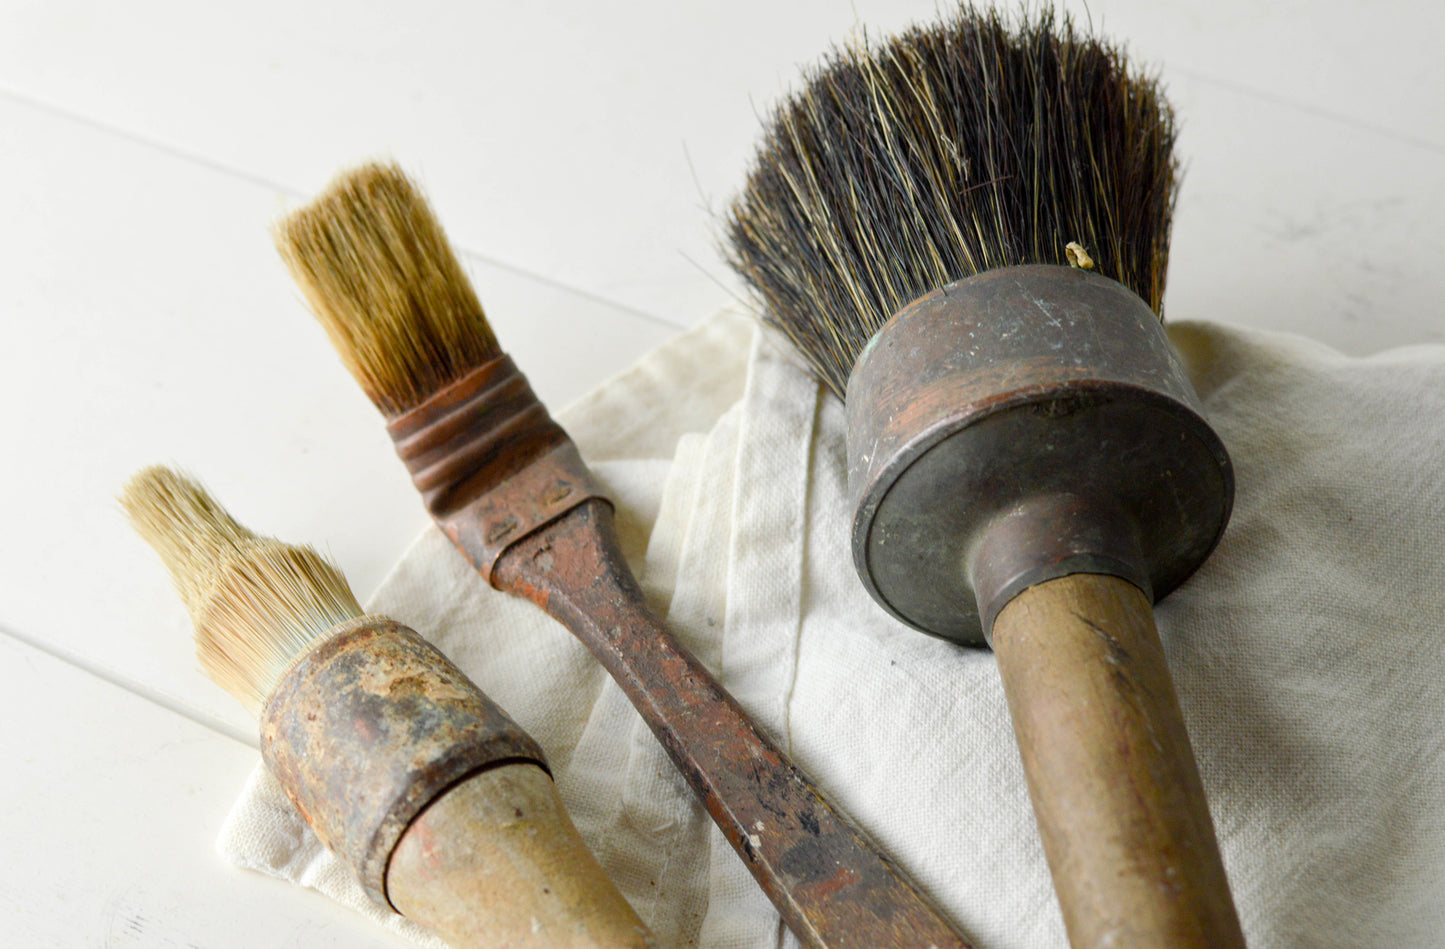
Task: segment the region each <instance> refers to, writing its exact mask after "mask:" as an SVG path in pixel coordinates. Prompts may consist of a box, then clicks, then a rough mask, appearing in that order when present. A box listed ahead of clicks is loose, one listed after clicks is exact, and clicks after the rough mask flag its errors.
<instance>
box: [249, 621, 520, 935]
mask: <svg viewBox="0 0 1445 949" xmlns="http://www.w3.org/2000/svg"><path fill="white" fill-rule="evenodd" d="M261 754H262V757H263V758H264V759H265V761H266V765H267V767H268V768H270V770H271V773H272V774H273V775H275V776H276V778H277V780H279V781H280V783H281V786H282V787H283V788H285V790H286V794H287V796H288V797H290V798H291V802H292V803H293V804H294V805H295V806H296V809H297V811H299V812H300V814H301V816H302V817H303V818H304V819H305V820H306V823H307V824H308V825H309V826H310V827H311V829H312V830H313V831H314V832H315V833H316V836H317V837H318V838H320V840H321V842H322V843H323V844H325V845H326V846H327V848H329V849H330V850H331V851H332V852H333V853H335V854H336V855H337V856H338V857H339V858H340V859H341V860H342V861H344V862H345V863H346V864H347V865H348V866H349V867H351V869H352V871H353V872H355V874H356V876H357V878H358V879H359V880H360V881H361V885H362V887H363V888H364V889H365V890H366V892H367V894H368V895H369V896H370V897H371V898H372V899H373V900H375V901H376V902H377V903H379V904H381V905H382V906H390V905H391V904H390V902H389V901H388V899H387V895H386V868H387V864H388V862H389V861H390V859H391V854H392V851H393V850H394V849H395V848H396V845H397V842H398V841H400V840H401V837H402V835H403V834H404V833H405V832H406V829H407V827H408V826H409V825H410V824H411V821H412V820H413V818H415V817H416V816H417V815H418V814H420V813H421V812H422V810H424V809H425V808H426V807H427V805H429V804H430V803H431V802H432V801H434V800H435V799H436V798H438V797H439V796H441V795H442V794H443V793H445V792H446V791H447V790H449V789H450V788H452V787H453V786H455V785H456V784H457V783H458V782H460V781H462V780H464V779H465V778H467V777H470V776H471V775H473V774H476V773H477V772H479V771H482V770H485V769H486V768H489V767H492V766H495V765H498V764H502V763H504V762H512V761H531V762H535V763H536V764H538V765H539V766H541V767H542V768H544V769H545V768H546V767H547V765H546V759H545V758H544V757H543V754H542V749H541V748H540V747H539V746H538V745H537V743H536V742H535V741H533V740H532V738H531V736H529V735H528V734H527V733H526V732H524V731H523V730H522V729H521V727H520V726H518V725H517V724H516V723H515V722H513V721H512V720H511V718H509V717H508V716H507V714H506V712H504V711H502V709H501V708H500V707H498V706H497V705H496V703H494V702H492V701H491V700H490V699H489V698H487V697H486V696H485V695H484V694H482V692H481V690H480V689H478V688H477V687H476V686H475V685H474V684H472V682H471V680H469V679H468V678H467V677H466V676H465V675H464V674H463V673H462V672H461V670H460V669H458V668H457V667H456V666H454V665H452V663H451V662H450V661H448V660H447V658H446V656H444V655H442V654H441V652H439V651H438V650H437V649H436V647H434V646H432V645H431V644H429V643H428V642H427V641H426V640H424V639H422V638H421V637H420V636H419V635H417V634H416V633H415V632H413V631H412V630H410V629H408V628H407V627H405V626H402V625H401V624H399V623H396V622H394V621H392V620H389V619H387V618H385V617H380V616H363V617H360V618H358V619H356V620H353V621H352V622H350V623H345V624H343V625H341V626H338V627H336V628H335V629H334V630H332V632H331V633H330V634H329V635H328V636H327V637H326V638H324V639H323V640H321V641H319V642H318V643H317V644H316V645H315V646H313V647H312V648H311V649H309V650H307V651H306V652H304V653H302V654H301V655H300V656H298V657H297V658H296V660H295V661H294V662H293V663H292V665H291V667H290V668H289V669H288V670H287V672H286V674H285V675H284V676H282V678H281V680H280V682H279V684H278V685H277V687H276V689H275V691H274V692H273V693H272V694H271V697H270V698H269V699H268V700H267V702H266V705H265V707H264V708H263V709H262V711H261Z"/></svg>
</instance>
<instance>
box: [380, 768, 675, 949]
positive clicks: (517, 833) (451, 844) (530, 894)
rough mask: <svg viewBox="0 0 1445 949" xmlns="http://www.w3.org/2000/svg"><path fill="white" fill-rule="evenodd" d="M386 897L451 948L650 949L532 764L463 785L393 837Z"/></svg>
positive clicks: (488, 773)
mask: <svg viewBox="0 0 1445 949" xmlns="http://www.w3.org/2000/svg"><path fill="white" fill-rule="evenodd" d="M386 886H387V895H388V897H389V898H390V899H391V903H392V905H393V906H395V907H396V909H397V910H398V911H399V912H400V913H401V914H402V915H403V916H405V917H407V918H408V919H411V920H414V921H416V922H418V923H421V924H422V925H423V926H426V927H427V928H429V929H431V930H432V931H433V932H435V933H436V934H437V935H439V936H441V937H442V938H443V939H445V940H446V941H447V943H448V944H450V945H452V946H459V947H460V946H490V947H502V946H506V947H519V949H520V947H537V949H542V947H559V949H645V947H646V949H655V947H656V943H655V941H654V940H653V938H652V935H651V934H650V933H649V932H648V931H647V928H646V927H644V926H643V925H642V922H641V921H640V920H639V919H638V918H637V915H636V914H635V913H633V911H632V907H630V906H628V905H627V901H626V900H624V899H623V898H622V894H620V893H618V892H617V889H616V887H614V886H613V885H612V882H611V881H610V880H608V879H607V877H606V875H605V874H604V873H603V872H602V868H601V867H600V866H598V865H597V861H596V860H595V859H594V858H593V856H592V854H591V852H590V851H588V849H587V847H586V845H585V844H583V843H582V839H581V838H580V837H579V836H578V835H577V829H576V828H575V827H573V825H572V821H571V819H569V818H568V816H567V812H566V811H565V810H563V808H562V802H561V800H560V799H559V798H558V797H557V791H556V788H555V787H554V786H553V784H552V779H551V778H550V777H548V775H547V773H546V772H545V771H543V770H542V769H541V768H539V767H537V766H536V765H534V764H531V763H524V764H507V765H501V766H499V767H496V768H491V769H489V770H487V771H483V772H482V773H480V774H478V775H476V776H475V777H472V778H469V779H468V780H466V781H464V782H462V783H461V784H459V785H457V786H456V787H455V788H453V789H452V790H450V791H448V792H447V793H446V794H444V795H442V796H441V797H439V798H437V800H436V801H434V802H432V804H430V805H429V806H428V807H427V809H426V810H425V811H423V812H422V813H421V815H420V816H419V817H417V819H416V820H415V821H413V822H412V824H411V826H410V827H408V828H407V831H406V833H405V834H404V835H403V836H402V838H401V842H400V843H399V844H397V846H396V849H395V850H394V851H393V852H392V857H391V862H390V864H389V866H388V867H387V873H386Z"/></svg>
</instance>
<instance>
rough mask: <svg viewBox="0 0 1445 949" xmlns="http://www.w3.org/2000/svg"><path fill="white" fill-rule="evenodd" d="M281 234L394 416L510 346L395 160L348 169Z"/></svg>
mask: <svg viewBox="0 0 1445 949" xmlns="http://www.w3.org/2000/svg"><path fill="white" fill-rule="evenodd" d="M275 237H276V246H277V248H278V249H279V250H280V251H281V256H282V257H283V258H285V260H286V264H287V266H288V267H289V268H290V270H291V275H292V276H293V277H295V279H296V282H297V283H298V284H300V286H301V289H302V292H303V293H304V294H305V296H306V299H307V301H308V302H309V303H310V305H311V309H312V311H313V312H314V313H315V314H316V318H317V319H318V320H319V321H320V322H321V325H322V326H323V327H325V329H326V333H327V335H328V336H330V337H331V342H332V345H334V346H335V347H336V349H337V351H338V352H339V353H340V354H341V358H342V360H343V361H344V362H345V363H346V367H347V369H349V370H350V371H351V374H352V375H353V376H354V377H356V380H357V382H359V383H360V384H361V387H362V388H363V389H364V390H365V391H366V394H367V395H368V396H369V397H370V398H371V400H372V402H374V403H376V406H377V408H379V409H381V411H382V412H384V413H386V414H387V415H388V416H394V415H399V414H401V413H402V412H405V411H407V410H408V409H410V408H413V407H415V406H416V405H418V404H420V403H421V402H423V401H424V400H425V399H426V398H427V397H428V396H430V395H431V394H432V393H433V392H435V391H437V390H438V389H441V388H443V387H444V386H446V385H447V384H448V383H450V382H453V381H455V380H457V379H459V378H461V377H462V376H464V375H466V374H467V372H469V371H470V370H472V369H474V368H476V367H477V366H480V365H482V364H483V363H486V362H488V361H490V360H492V359H494V358H496V357H497V356H499V355H501V348H500V347H499V346H498V345H497V340H496V337H495V336H494V335H493V334H492V330H491V327H490V326H489V325H488V324H487V318H486V315H485V314H484V313H483V311H482V305H481V302H480V301H478V299H477V295H476V292H475V291H473V289H472V285H471V282H470V281H469V280H468V279H467V275H466V272H465V271H464V270H463V269H462V266H461V263H460V262H459V261H458V260H457V258H456V255H455V254H454V253H453V252H452V249H451V246H450V245H449V244H448V243H447V239H446V235H445V234H444V233H443V232H442V229H441V225H440V224H438V223H437V220H436V217H435V216H434V215H433V214H432V211H431V208H430V207H428V205H427V203H426V200H425V199H424V198H423V197H422V195H421V193H420V192H419V191H418V190H417V189H416V187H415V186H414V185H413V184H412V183H411V181H410V180H408V179H407V177H406V176H405V175H404V174H403V173H402V172H401V170H400V169H398V168H396V167H395V166H393V165H379V164H371V165H365V166H363V167H361V168H358V169H356V170H354V171H351V172H348V173H346V174H343V175H342V176H341V177H339V178H338V179H337V180H336V181H334V182H332V183H331V185H330V186H329V187H327V189H326V190H325V191H323V192H322V193H321V194H320V195H319V196H318V197H317V198H316V199H315V200H314V201H312V202H311V203H310V204H309V205H307V206H306V207H304V208H302V209H300V210H299V211H297V212H295V213H294V214H292V215H290V216H289V217H287V218H285V219H284V220H282V221H281V222H280V223H279V224H278V225H277V227H276V233H275Z"/></svg>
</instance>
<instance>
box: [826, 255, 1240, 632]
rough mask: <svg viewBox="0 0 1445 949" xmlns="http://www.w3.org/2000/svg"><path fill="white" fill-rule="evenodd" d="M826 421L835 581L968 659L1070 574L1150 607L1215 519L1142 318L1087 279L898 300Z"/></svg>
mask: <svg viewBox="0 0 1445 949" xmlns="http://www.w3.org/2000/svg"><path fill="white" fill-rule="evenodd" d="M846 405H847V415H848V482H849V491H850V494H851V495H852V497H853V500H854V502H855V504H856V515H855V518H854V522H853V559H854V565H855V566H856V567H857V569H858V572H859V575H860V576H861V577H862V578H863V582H864V584H865V585H866V586H867V588H868V591H869V592H870V593H871V594H872V595H873V597H874V599H876V600H877V601H878V602H879V603H880V604H882V605H883V606H884V608H885V609H887V610H888V611H889V612H890V613H892V614H893V615H895V616H897V617H898V618H899V619H901V620H903V621H904V622H906V623H908V624H909V625H911V626H914V627H916V628H918V629H921V630H924V631H925V632H929V633H933V634H934V635H937V636H942V637H945V638H948V639H952V640H955V641H958V642H962V643H968V644H982V643H983V642H985V641H986V637H987V634H988V631H989V628H990V626H991V624H992V619H993V617H994V616H996V615H997V614H998V612H999V611H1000V610H1001V609H1002V608H1003V606H1004V605H1005V604H1006V603H1007V602H1008V600H1009V599H1011V598H1012V597H1013V596H1014V595H1016V594H1017V593H1019V592H1021V591H1022V590H1023V589H1025V588H1027V587H1028V586H1030V585H1032V584H1034V583H1038V582H1042V581H1043V580H1047V579H1052V578H1054V577H1058V576H1064V575H1067V574H1070V573H1104V574H1111V575H1115V576H1120V577H1122V578H1123V579H1126V580H1128V581H1129V582H1131V583H1133V584H1135V585H1136V586H1138V587H1139V588H1140V589H1142V590H1144V591H1145V592H1146V594H1152V595H1153V596H1163V595H1165V594H1166V593H1168V592H1169V591H1170V590H1172V589H1174V588H1175V587H1176V586H1178V585H1179V584H1180V583H1182V582H1183V581H1184V579H1185V578H1187V577H1188V576H1189V574H1190V573H1192V572H1193V571H1194V569H1195V568H1196V567H1197V566H1198V564H1199V563H1200V562H1202V561H1203V559H1204V558H1205V557H1206V556H1207V555H1208V554H1209V552H1210V550H1212V549H1213V547H1214V545H1215V544H1216V543H1217V542H1218V539H1219V537H1220V535H1221V533H1222V532H1223V529H1224V524H1225V522H1226V521H1227V519H1228V516H1229V510H1230V506H1231V502H1232V498H1233V490H1234V480H1233V473H1232V469H1231V466H1230V463H1229V456H1228V454H1227V452H1226V451H1225V449H1224V445H1223V443H1222V442H1221V441H1220V439H1219V437H1218V436H1217V435H1216V434H1215V433H1214V431H1213V430H1212V429H1211V428H1210V427H1209V425H1208V423H1207V422H1206V421H1205V420H1204V418H1203V414H1202V408H1201V406H1200V404H1199V399H1198V397H1197V396H1196V395H1195V393H1194V389H1193V387H1192V386H1191V385H1190V383H1189V379H1188V377H1187V376H1186V375H1185V373H1184V370H1183V367H1182V366H1181V365H1180V363H1179V361H1178V359H1177V357H1176V356H1175V355H1174V351H1173V350H1172V348H1171V347H1170V345H1169V341H1168V338H1167V337H1166V336H1165V334H1164V330H1163V327H1162V325H1161V324H1160V322H1159V319H1158V318H1157V317H1156V316H1155V314H1154V312H1153V311H1152V310H1151V309H1150V308H1149V306H1148V304H1146V303H1145V302H1144V301H1143V300H1142V299H1140V298H1139V297H1138V296H1137V295H1136V294H1134V293H1133V292H1132V291H1130V290H1129V289H1128V288H1126V287H1124V286H1123V285H1122V284H1120V283H1118V282H1116V281H1114V280H1110V279H1108V278H1106V277H1101V276H1098V275H1097V274H1092V273H1088V272H1086V271H1083V270H1076V269H1072V268H1068V267H1058V266H1048V265H1029V266H1019V267H1008V268H1001V269H999V270H993V271H989V272H986V273H983V274H979V275H977V276H974V277H970V278H968V279H966V280H961V281H958V282H957V283H953V284H950V285H949V286H947V287H944V288H942V289H940V290H937V291H935V292H933V293H931V294H929V295H927V296H925V297H922V298H920V299H918V300H915V301H914V302H913V303H911V304H909V305H908V306H906V307H904V308H903V309H902V310H901V311H899V312H898V313H897V314H896V315H895V316H894V317H893V318H892V319H891V320H889V322H888V323H887V324H885V325H884V327H883V328H882V329H881V330H879V331H878V333H877V334H876V335H875V337H874V338H873V339H872V340H871V341H870V343H869V345H868V347H867V348H866V349H865V350H864V352H863V354H862V355H861V356H860V357H859V360H858V362H857V364H856V366H855V367H854V370H853V373H852V376H851V377H850V379H849V384H848V393H847V399H846ZM998 531H1005V534H1006V536H1004V535H998V534H997V532H998Z"/></svg>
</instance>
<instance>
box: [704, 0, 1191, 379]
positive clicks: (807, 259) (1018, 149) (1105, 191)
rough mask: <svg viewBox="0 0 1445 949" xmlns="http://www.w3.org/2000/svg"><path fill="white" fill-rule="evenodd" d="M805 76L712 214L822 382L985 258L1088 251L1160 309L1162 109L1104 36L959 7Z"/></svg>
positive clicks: (1170, 163)
mask: <svg viewBox="0 0 1445 949" xmlns="http://www.w3.org/2000/svg"><path fill="white" fill-rule="evenodd" d="M805 80H806V81H805V85H804V87H803V89H802V91H800V92H798V93H796V94H795V95H793V96H791V97H790V98H789V99H788V100H787V101H785V102H784V103H783V104H782V105H781V106H779V107H778V109H777V110H776V112H775V113H774V115H773V117H772V120H771V122H770V125H769V128H768V131H767V132H766V134H765V137H764V140H763V143H762V145H761V147H760V149H759V152H758V155H757V158H756V161H755V164H754V167H753V170H752V171H751V173H750V175H749V177H748V181H747V183H746V185H745V187H744V189H743V191H742V193H741V194H740V195H739V196H738V198H737V199H736V201H735V202H734V204H733V206H732V208H731V209H730V211H729V212H728V214H727V217H726V220H725V228H726V232H727V239H728V243H729V245H730V247H729V249H728V258H729V263H730V264H731V265H732V267H733V268H734V269H735V270H736V271H737V272H738V273H739V274H740V275H741V276H742V277H743V279H744V280H745V281H746V282H747V283H748V284H749V285H750V286H751V287H752V289H753V291H754V293H755V294H756V295H757V297H758V300H759V303H760V305H761V307H762V309H763V310H764V314H763V318H764V320H765V321H767V322H768V323H770V324H772V325H775V326H777V327H778V328H780V329H781V330H782V331H783V332H784V333H785V334H786V335H787V336H788V337H789V338H790V339H791V340H792V341H793V343H794V344H795V345H796V346H797V348H798V349H799V351H800V352H801V353H802V355H803V356H804V358H805V359H807V361H808V362H809V364H810V365H811V366H812V367H813V369H814V371H815V372H816V373H817V374H818V376H819V377H820V378H821V379H822V380H823V381H824V382H825V383H827V385H828V386H829V388H831V389H832V390H833V391H834V392H835V393H836V394H838V395H839V396H842V395H843V393H844V390H845V388H846V386H847V380H848V376H849V373H850V372H851V371H852V368H853V364H854V362H855V360H856V359H857V357H858V355H859V354H860V353H861V351H862V349H863V347H864V346H865V345H866V344H867V342H868V340H869V339H871V338H872V336H873V334H874V333H876V332H877V331H878V330H879V329H880V328H881V327H882V326H883V324H884V323H885V322H887V320H888V319H889V317H891V316H892V315H893V314H894V313H896V312H897V311H898V310H900V309H901V308H902V307H904V306H905V305H907V304H908V303H910V302H912V301H913V300H915V299H917V298H918V297H921V296H923V295H924V294H926V293H929V292H931V291H933V290H936V289H938V288H940V287H943V286H945V285H947V284H949V283H952V282H954V281H956V280H960V279H963V278H965V277H969V276H972V275H974V274H977V273H981V272H983V271H985V270H992V269H994V268H997V267H1005V266H1011V265H1015V264H1030V263H1050V264H1061V265H1068V264H1069V263H1071V262H1076V261H1080V260H1084V259H1087V260H1090V261H1091V262H1092V264H1093V269H1094V270H1095V271H1096V272H1098V273H1101V274H1103V275H1104V276H1107V277H1111V278H1113V279H1115V280H1118V281H1119V282H1121V283H1123V284H1124V285H1126V286H1128V287H1129V288H1130V289H1132V290H1133V291H1134V292H1136V293H1138V294H1139V295H1140V296H1141V297H1143V299H1144V300H1146V301H1147V302H1148V303H1149V304H1150V306H1152V307H1153V308H1154V310H1155V312H1156V313H1157V312H1160V308H1161V303H1162V299H1163V295H1164V272H1165V267H1166V265H1167V262H1168V256H1169V223H1170V218H1171V215H1172V213H1173V206H1174V198H1175V192H1176V184H1177V177H1178V174H1177V165H1176V162H1175V159H1174V156H1173V147H1174V138H1175V133H1174V120H1173V114H1172V112H1171V111H1170V108H1169V105H1168V103H1167V102H1166V101H1165V100H1164V98H1163V95H1162V93H1161V91H1160V89H1159V86H1158V82H1157V80H1155V79H1154V78H1152V77H1150V76H1145V75H1141V74H1140V73H1138V72H1137V71H1131V69H1130V68H1129V65H1128V63H1127V62H1126V61H1125V58H1124V56H1123V54H1122V53H1121V52H1120V51H1119V50H1118V49H1116V48H1114V47H1112V46H1110V45H1108V44H1107V43H1105V42H1103V41H1100V40H1098V39H1095V38H1092V37H1086V36H1083V35H1081V34H1080V33H1079V32H1078V31H1076V29H1075V27H1074V25H1073V23H1072V21H1071V20H1070V19H1069V18H1068V17H1067V16H1063V17H1056V16H1055V15H1054V14H1053V13H1051V12H1043V13H1039V14H1035V15H1033V16H1031V17H1029V16H1025V18H1024V20H1023V22H1022V23H1021V24H1019V25H1018V26H1017V27H1015V28H1010V27H1009V26H1008V25H1007V24H1006V23H1005V22H1004V21H1003V20H1002V19H1001V18H1000V17H999V15H998V14H997V13H981V12H979V11H976V10H974V9H972V8H970V7H967V6H965V7H964V8H963V10H962V11H961V12H960V13H958V14H957V15H955V16H954V17H953V18H952V19H951V20H948V21H946V22H945V23H943V24H941V25H939V26H936V27H932V28H927V29H924V28H915V29H913V30H910V31H909V32H906V33H904V34H902V35H900V36H897V37H894V38H891V39H888V40H887V41H885V42H883V43H881V44H875V43H870V42H868V41H867V40H866V39H864V40H862V41H860V42H858V43H857V44H855V45H852V46H849V47H847V48H846V49H841V50H835V51H834V52H833V54H832V55H831V56H830V57H829V58H828V59H827V60H826V61H825V62H824V63H823V64H822V65H821V66H819V67H818V68H817V69H815V70H813V71H812V72H811V73H809V74H808V75H807V76H806V77H805ZM1070 245H1074V246H1075V247H1077V248H1078V249H1079V250H1078V251H1074V252H1071V251H1070V250H1069V247H1070ZM1080 252H1082V254H1083V256H1082V257H1081V256H1079V253H1080Z"/></svg>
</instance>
